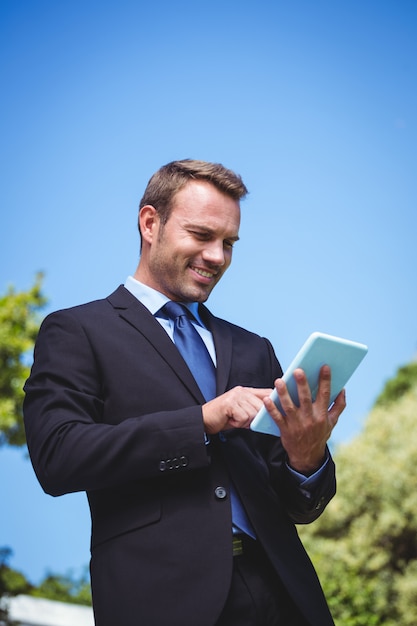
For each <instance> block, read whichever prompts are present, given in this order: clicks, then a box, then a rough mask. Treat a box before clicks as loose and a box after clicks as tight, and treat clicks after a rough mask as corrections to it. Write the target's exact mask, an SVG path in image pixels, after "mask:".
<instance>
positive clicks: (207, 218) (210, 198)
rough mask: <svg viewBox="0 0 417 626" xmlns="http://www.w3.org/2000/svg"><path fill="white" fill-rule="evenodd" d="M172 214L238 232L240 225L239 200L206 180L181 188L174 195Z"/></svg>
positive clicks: (182, 218) (211, 226) (186, 219)
mask: <svg viewBox="0 0 417 626" xmlns="http://www.w3.org/2000/svg"><path fill="white" fill-rule="evenodd" d="M171 215H172V216H175V217H176V218H177V219H179V220H182V221H186V222H187V221H189V222H192V223H198V224H202V225H207V226H210V228H216V229H222V228H223V229H228V230H235V231H236V233H237V230H238V229H239V225H240V206H239V202H238V201H237V200H234V199H233V198H231V197H230V196H228V195H226V194H225V193H222V192H221V191H219V190H218V189H217V187H215V186H214V185H212V184H211V183H208V182H205V181H190V182H188V183H187V184H186V185H185V186H184V187H183V188H182V189H180V191H178V192H177V194H176V195H175V197H174V201H173V205H172V213H171Z"/></svg>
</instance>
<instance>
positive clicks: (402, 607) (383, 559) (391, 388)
mask: <svg viewBox="0 0 417 626" xmlns="http://www.w3.org/2000/svg"><path fill="white" fill-rule="evenodd" d="M416 418H417V376H416V367H415V363H412V364H411V365H410V366H407V367H404V368H401V369H400V370H399V371H398V373H397V376H396V377H394V378H393V379H392V380H391V381H388V383H387V384H386V386H385V388H384V390H383V392H382V393H381V395H380V396H379V398H378V401H377V403H376V405H375V407H374V408H373V410H372V411H371V413H370V415H369V416H368V418H367V420H366V423H365V426H364V429H363V431H362V432H361V433H360V435H358V436H357V437H356V438H355V439H354V440H353V441H351V442H350V443H348V444H345V445H343V446H341V447H339V448H338V450H337V451H336V453H335V455H334V456H335V461H336V464H337V468H338V493H337V495H336V497H335V498H334V500H333V501H332V502H331V503H330V504H329V506H328V507H327V510H326V511H325V513H324V514H323V516H322V517H321V518H319V519H318V520H317V521H316V522H315V523H314V524H312V525H311V526H307V527H303V528H300V535H301V538H302V540H303V542H304V544H305V546H306V548H307V551H308V552H309V554H310V556H311V557H312V560H313V562H314V563H315V566H316V568H317V571H318V574H319V577H320V579H321V581H322V584H323V587H324V590H325V593H326V596H327V598H328V601H329V604H330V607H331V610H332V613H333V615H334V618H335V621H336V624H337V625H338V626H380V625H381V626H382V625H384V626H394V625H395V626H414V625H415V623H416V615H417V433H416ZM342 419H343V417H342Z"/></svg>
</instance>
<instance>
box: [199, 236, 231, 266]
mask: <svg viewBox="0 0 417 626" xmlns="http://www.w3.org/2000/svg"><path fill="white" fill-rule="evenodd" d="M203 259H204V260H205V261H207V262H208V263H210V264H211V265H217V266H218V267H221V266H223V265H224V264H225V263H226V255H225V250H224V246H223V241H211V242H210V243H208V244H207V245H206V246H205V247H204V251H203Z"/></svg>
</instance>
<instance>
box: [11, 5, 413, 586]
mask: <svg viewBox="0 0 417 626" xmlns="http://www.w3.org/2000/svg"><path fill="white" fill-rule="evenodd" d="M0 55H1V57H0V58H1V67H0V76H1V85H2V98H1V101H0V107H1V116H0V127H1V128H0V130H1V138H2V139H1V142H0V159H1V176H2V183H1V187H0V202H1V214H0V228H1V233H2V245H1V248H0V289H1V290H2V291H5V290H6V288H7V286H8V285H9V284H14V285H15V287H16V288H17V289H27V288H28V287H29V286H30V285H31V284H32V282H33V279H34V276H35V273H36V272H37V271H39V270H42V271H44V272H45V283H44V290H45V293H46V295H47V296H48V298H49V305H48V308H47V311H50V310H54V309H58V308H62V307H67V306H71V305H73V304H78V303H80V302H85V301H88V300H91V299H95V298H100V297H103V296H106V295H108V293H110V292H111V291H112V290H113V289H114V288H115V287H116V286H117V285H118V284H120V283H121V282H123V281H124V279H125V277H126V276H127V275H128V274H129V273H132V272H133V271H134V270H135V267H136V264H137V260H138V249H139V240H138V235H137V230H136V216H137V205H138V202H139V200H140V198H141V195H142V192H143V189H144V187H145V185H146V183H147V181H148V179H149V177H150V176H151V175H152V173H153V172H154V171H155V170H156V169H157V168H158V167H159V166H160V165H162V164H164V163H167V162H168V161H171V160H173V159H177V158H199V159H205V160H213V161H219V162H221V163H223V164H224V165H226V166H227V167H230V168H232V169H234V170H236V171H237V172H239V173H240V174H241V175H242V177H243V179H244V181H245V183H246V185H247V186H248V188H249V190H250V195H249V196H248V198H247V199H246V200H245V201H244V203H243V205H242V209H243V211H242V213H243V222H242V227H241V233H240V235H241V241H239V243H238V244H237V245H236V247H235V252H234V261H233V264H232V267H231V268H230V270H229V271H228V273H227V274H226V276H225V277H224V279H223V282H222V283H221V284H220V285H218V287H217V288H216V291H215V292H214V293H213V295H212V297H211V298H210V301H209V306H210V308H211V310H212V311H213V312H214V313H216V314H218V315H219V316H221V317H225V318H227V319H229V320H231V321H233V322H235V323H237V324H240V325H242V326H245V327H247V328H249V329H251V330H254V331H256V332H259V333H260V334H262V335H265V336H267V337H269V338H270V339H271V340H272V342H273V344H274V346H275V349H276V352H277V355H278V357H279V358H280V360H281V363H282V365H283V367H284V368H285V366H286V365H288V364H289V362H290V361H291V359H292V357H293V355H294V353H295V352H296V351H297V350H298V349H299V347H300V346H301V344H302V343H303V342H304V340H305V339H306V337H307V336H308V335H309V334H310V333H311V332H312V331H315V330H321V331H323V332H327V333H330V334H336V335H340V336H343V337H347V338H350V339H353V340H357V341H361V342H364V343H367V344H368V345H369V354H368V356H367V357H366V359H365V361H364V362H363V364H362V365H361V366H360V369H359V370H358V371H357V372H356V374H355V375H354V377H353V378H352V380H351V381H350V382H349V384H348V386H347V394H348V408H347V409H346V411H345V413H344V414H343V416H342V418H341V420H340V423H339V424H338V426H337V429H336V430H335V432H334V435H333V438H332V440H333V443H335V444H337V443H341V442H344V441H348V440H350V439H351V438H352V437H354V436H355V435H356V434H358V433H359V432H360V429H361V425H362V423H363V419H364V418H365V416H366V414H367V412H368V411H369V409H370V408H371V406H372V404H373V402H374V400H375V398H376V396H377V395H378V393H379V392H380V390H381V388H382V386H383V384H384V382H385V381H386V380H387V379H388V378H389V377H391V376H392V375H393V374H394V373H395V371H396V369H397V367H398V366H400V365H402V364H404V363H407V362H409V361H410V360H411V359H412V358H414V357H415V355H416V352H417V324H416V278H415V274H416V268H417V246H416V233H417V228H416V227H417V217H416V213H417V212H416V200H417V182H416V180H417V177H416V165H417V163H416V145H417V70H416V58H417V6H416V4H415V2H414V1H412V0H408V1H407V0H397V1H394V0H392V1H386V0H361V1H359V0H350V1H349V2H347V1H344V0H340V1H337V2H335V1H330V0H321V1H320V0H317V1H314V0H309V1H307V0H293V1H292V2H288V1H286V2H283V1H279V0H271V1H265V0H258V1H257V2H249V1H248V2H246V3H242V2H238V1H237V0H231V1H229V2H224V1H222V2H220V1H218V0H214V1H213V2H211V3H206V4H196V3H193V2H188V1H181V0H180V1H179V2H176V3H171V2H165V1H162V2H159V3H142V2H139V1H136V2H133V1H130V0H118V2H117V3H116V2H113V1H112V2H110V1H103V0H101V1H100V2H98V1H95V0H84V1H83V2H80V1H78V0H73V1H72V2H65V1H63V2H53V1H45V0H37V2H29V1H28V0H3V1H2V3H1V5H0ZM0 475H1V476H2V478H1V481H0V499H1V502H2V508H3V510H5V511H7V515H6V516H4V515H2V520H1V523H0V545H9V546H11V547H12V548H13V550H14V556H13V558H12V560H11V565H12V566H13V567H15V568H17V569H20V570H22V571H23V572H24V573H25V574H26V575H27V576H28V577H29V578H30V579H31V580H32V581H34V582H37V581H38V580H40V579H41V578H42V577H43V576H44V574H45V573H46V572H47V571H50V570H52V571H54V572H59V573H65V572H67V571H69V570H72V571H73V572H79V571H80V568H82V566H83V565H86V564H87V563H88V558H89V552H88V550H89V516H88V510H87V504H86V501H85V496H84V495H83V494H75V495H70V496H64V497H61V498H57V499H54V498H51V497H49V496H46V495H44V494H43V493H42V491H41V489H40V487H39V486H38V484H37V482H36V480H35V478H34V476H33V472H32V470H31V466H30V464H29V462H28V461H27V460H25V458H24V454H23V452H22V451H14V450H8V449H2V450H0Z"/></svg>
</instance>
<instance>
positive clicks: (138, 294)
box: [124, 276, 205, 328]
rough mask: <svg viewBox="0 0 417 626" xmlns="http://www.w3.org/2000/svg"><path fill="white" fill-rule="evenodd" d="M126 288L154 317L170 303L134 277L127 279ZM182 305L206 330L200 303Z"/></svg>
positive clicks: (162, 295)
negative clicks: (199, 311)
mask: <svg viewBox="0 0 417 626" xmlns="http://www.w3.org/2000/svg"><path fill="white" fill-rule="evenodd" d="M124 286H125V288H126V289H127V290H128V291H130V293H131V294H132V295H133V296H135V298H137V299H138V300H139V301H140V302H141V303H142V304H143V306H146V308H147V309H148V311H150V313H152V315H155V313H157V311H159V309H160V308H161V307H163V306H164V304H166V303H167V302H168V301H169V298H167V297H166V296H164V294H163V293H161V292H159V291H157V290H156V289H153V288H152V287H149V286H148V285H145V284H144V283H141V282H140V281H138V280H136V278H133V276H128V277H127V279H126V281H125V284H124ZM181 304H183V305H184V306H186V307H187V308H188V309H189V310H190V311H191V313H192V315H193V316H194V317H195V319H196V320H197V322H198V324H200V326H203V327H204V328H205V326H204V324H203V322H202V321H201V318H200V315H199V313H198V302H182V303H181Z"/></svg>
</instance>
